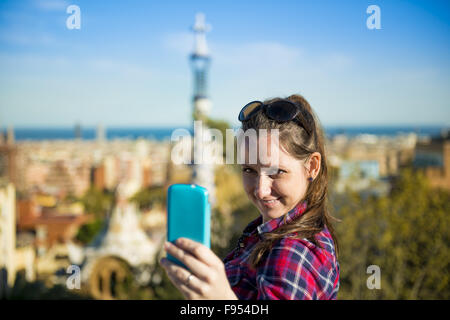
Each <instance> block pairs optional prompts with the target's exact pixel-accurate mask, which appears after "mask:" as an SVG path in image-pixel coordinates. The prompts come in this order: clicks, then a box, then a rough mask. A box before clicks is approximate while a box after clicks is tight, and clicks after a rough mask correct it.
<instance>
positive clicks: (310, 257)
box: [270, 227, 337, 268]
mask: <svg viewBox="0 0 450 320" xmlns="http://www.w3.org/2000/svg"><path fill="white" fill-rule="evenodd" d="M315 238H316V241H317V242H318V244H319V246H317V245H316V244H314V243H313V242H311V241H309V240H308V239H306V238H298V237H295V236H293V237H284V238H281V239H278V240H276V241H275V242H274V244H273V246H272V249H271V251H270V252H271V254H272V255H275V256H286V257H289V258H290V259H294V260H299V261H304V262H309V263H310V264H311V265H313V266H315V267H318V266H319V265H325V266H327V267H328V268H329V267H334V266H335V265H336V264H337V260H336V254H335V249H334V243H333V238H332V237H331V234H330V232H329V231H328V229H327V228H326V227H325V228H324V229H323V230H322V231H321V232H319V233H318V234H316V235H315Z"/></svg>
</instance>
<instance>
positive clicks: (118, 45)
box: [0, 0, 450, 128]
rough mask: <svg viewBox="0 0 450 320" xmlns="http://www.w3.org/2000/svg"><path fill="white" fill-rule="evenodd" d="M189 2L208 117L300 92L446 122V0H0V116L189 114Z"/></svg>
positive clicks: (380, 117)
mask: <svg viewBox="0 0 450 320" xmlns="http://www.w3.org/2000/svg"><path fill="white" fill-rule="evenodd" d="M71 4H75V5H78V6H79V7H80V9H81V29H80V30H69V29H68V28H67V27H66V19H67V18H68V17H69V15H70V14H68V13H66V8H67V7H68V6H69V5H71ZM369 5H377V6H379V8H380V10H381V29H379V30H376V29H375V30H369V29H368V28H367V26H366V20H367V18H368V17H369V16H370V14H368V13H367V12H366V9H367V7H368V6H369ZM198 12H202V13H204V14H205V16H206V22H207V23H208V24H210V25H211V26H212V30H211V31H210V32H208V33H207V36H206V37H207V41H208V46H209V48H210V52H211V57H212V63H211V68H210V73H209V78H208V81H209V82H208V87H209V96H210V98H211V100H212V103H213V106H212V111H211V117H213V118H220V119H225V120H227V121H229V122H230V123H231V124H232V125H233V126H236V125H238V121H237V114H238V112H239V111H240V109H241V107H242V106H243V105H244V104H246V103H247V102H249V101H251V100H256V99H258V100H263V99H266V98H270V97H274V96H282V97H284V96H288V95H290V94H293V93H300V94H303V95H304V96H305V98H306V99H307V100H308V101H309V102H310V103H311V105H312V107H313V109H314V110H315V111H316V113H317V114H318V116H319V118H320V120H321V122H322V124H323V125H325V126H348V125H350V126H358V125H363V126H364V125H376V126H392V125H441V126H450V90H449V88H450V59H449V58H450V50H449V46H450V41H449V40H450V37H449V36H450V3H449V2H448V1H314V2H313V1H298V0H297V1H254V0H252V1H235V2H218V1H217V2H216V1H165V2H158V1H137V0H131V1H114V2H112V1H109V2H106V1H87V0H83V1H79V0H78V1H77V0H74V1H63V0H23V1H7V0H4V1H1V2H0V128H6V127H8V126H10V125H12V126H14V127H71V126H74V125H75V124H76V123H80V124H81V125H82V126H83V127H96V126H97V124H100V123H101V124H102V125H103V126H104V127H132V126H140V127H147V126H152V127H173V126H183V127H187V126H190V124H191V121H192V119H191V114H192V104H191V98H192V89H193V88H192V74H191V69H190V66H189V61H188V55H189V53H190V52H191V50H192V48H193V36H192V34H191V32H190V30H189V28H190V27H191V26H192V25H193V23H194V18H195V14H196V13H198Z"/></svg>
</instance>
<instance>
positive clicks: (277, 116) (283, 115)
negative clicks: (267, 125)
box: [267, 101, 298, 121]
mask: <svg viewBox="0 0 450 320" xmlns="http://www.w3.org/2000/svg"><path fill="white" fill-rule="evenodd" d="M297 113H298V108H297V106H296V105H295V104H293V103H290V102H286V101H276V102H274V103H272V104H270V105H269V106H268V108H267V115H268V116H269V117H270V118H272V119H274V120H279V121H289V120H292V119H294V117H295V116H296V115H297Z"/></svg>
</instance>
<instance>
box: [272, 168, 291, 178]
mask: <svg viewBox="0 0 450 320" xmlns="http://www.w3.org/2000/svg"><path fill="white" fill-rule="evenodd" d="M286 173H287V171H285V170H282V169H278V171H277V173H275V174H273V175H272V177H280V176H282V175H284V174H286Z"/></svg>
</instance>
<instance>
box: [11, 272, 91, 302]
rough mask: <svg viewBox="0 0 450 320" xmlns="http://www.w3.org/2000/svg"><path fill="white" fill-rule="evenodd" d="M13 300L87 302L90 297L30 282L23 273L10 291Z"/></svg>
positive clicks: (62, 288)
mask: <svg viewBox="0 0 450 320" xmlns="http://www.w3.org/2000/svg"><path fill="white" fill-rule="evenodd" d="M8 299H11V300H81V299H83V300H86V299H90V298H89V296H87V295H84V294H83V293H81V292H79V291H78V290H68V289H67V288H66V287H65V286H63V285H60V284H58V285H54V286H52V287H50V288H49V287H47V286H46V285H45V284H44V282H43V281H40V280H37V281H33V282H28V281H27V280H26V279H25V275H24V273H23V272H19V273H17V275H16V280H15V282H14V286H13V287H12V288H11V289H10V293H9V295H8Z"/></svg>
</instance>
